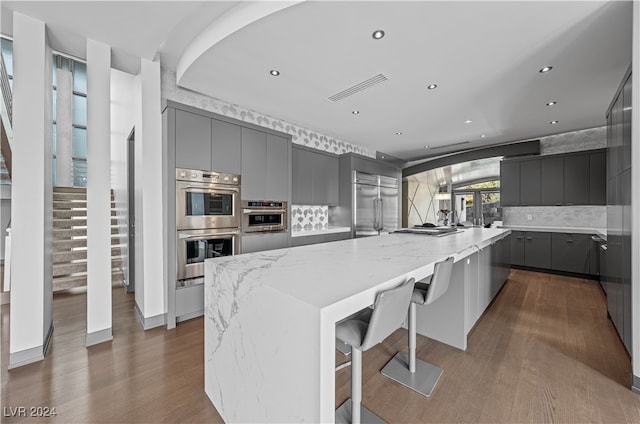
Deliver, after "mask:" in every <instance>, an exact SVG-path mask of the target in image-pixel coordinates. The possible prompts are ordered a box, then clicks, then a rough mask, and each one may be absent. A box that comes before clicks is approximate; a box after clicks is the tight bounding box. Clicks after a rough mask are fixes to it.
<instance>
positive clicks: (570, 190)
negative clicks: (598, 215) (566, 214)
mask: <svg viewBox="0 0 640 424" xmlns="http://www.w3.org/2000/svg"><path fill="white" fill-rule="evenodd" d="M589 178H590V177H589V154H579V155H568V156H565V158H564V204H565V205H569V206H570V205H588V204H589Z"/></svg>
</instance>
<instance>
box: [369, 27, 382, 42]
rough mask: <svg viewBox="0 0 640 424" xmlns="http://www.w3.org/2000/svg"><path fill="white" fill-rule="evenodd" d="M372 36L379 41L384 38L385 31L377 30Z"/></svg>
mask: <svg viewBox="0 0 640 424" xmlns="http://www.w3.org/2000/svg"><path fill="white" fill-rule="evenodd" d="M371 36H372V37H373V39H374V40H379V39H381V38H382V37H384V31H383V30H381V29H378V30H375V31H373V34H371Z"/></svg>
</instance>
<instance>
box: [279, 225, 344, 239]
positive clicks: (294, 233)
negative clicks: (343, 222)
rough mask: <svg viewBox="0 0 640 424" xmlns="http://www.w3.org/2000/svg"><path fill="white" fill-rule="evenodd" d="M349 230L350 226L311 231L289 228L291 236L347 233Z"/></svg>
mask: <svg viewBox="0 0 640 424" xmlns="http://www.w3.org/2000/svg"><path fill="white" fill-rule="evenodd" d="M350 231H351V227H329V228H325V229H322V230H313V231H293V230H291V237H306V236H317V235H322V234H335V233H347V232H350Z"/></svg>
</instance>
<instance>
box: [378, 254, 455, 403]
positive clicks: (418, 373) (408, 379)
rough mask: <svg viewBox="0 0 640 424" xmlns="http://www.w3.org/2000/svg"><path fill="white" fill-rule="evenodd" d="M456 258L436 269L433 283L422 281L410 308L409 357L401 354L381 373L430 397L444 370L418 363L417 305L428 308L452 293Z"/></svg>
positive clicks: (436, 266)
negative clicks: (449, 290)
mask: <svg viewBox="0 0 640 424" xmlns="http://www.w3.org/2000/svg"><path fill="white" fill-rule="evenodd" d="M452 272H453V257H450V258H447V259H446V260H444V261H442V262H438V263H437V264H436V265H435V269H434V271H433V275H432V276H431V278H430V281H419V282H418V283H416V286H415V288H414V290H413V296H412V297H411V304H410V305H409V354H408V355H407V354H406V353H404V352H398V353H397V354H396V355H395V356H394V357H393V358H391V360H390V361H389V362H388V363H387V365H385V366H384V368H383V369H382V371H380V372H381V373H382V374H383V375H384V376H386V377H389V378H391V379H392V380H395V381H397V382H398V383H400V384H402V385H404V386H407V387H408V388H410V389H412V390H415V391H416V392H418V393H420V394H422V395H424V396H426V397H429V396H431V393H432V392H433V389H434V388H435V387H436V384H437V383H438V380H439V379H440V376H441V375H442V368H440V367H438V366H436V365H433V364H430V363H428V362H425V361H421V360H416V305H429V304H431V303H433V302H435V301H436V300H438V298H440V296H442V295H443V294H445V293H446V292H447V290H448V289H449V283H450V282H451V274H452Z"/></svg>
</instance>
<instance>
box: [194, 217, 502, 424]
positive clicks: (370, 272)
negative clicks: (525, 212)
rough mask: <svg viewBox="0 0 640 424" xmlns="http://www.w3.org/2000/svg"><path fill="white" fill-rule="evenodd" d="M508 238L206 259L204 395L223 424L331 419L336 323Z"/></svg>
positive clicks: (345, 245) (489, 234)
mask: <svg viewBox="0 0 640 424" xmlns="http://www.w3.org/2000/svg"><path fill="white" fill-rule="evenodd" d="M510 232H511V230H509V229H497V228H490V229H484V228H468V229H465V230H464V231H459V232H456V233H453V234H451V235H447V236H444V237H433V236H427V235H422V234H386V235H381V236H377V237H366V238H358V239H348V240H342V241H337V242H333V243H320V244H314V245H307V246H300V247H293V248H286V249H279V250H270V251H265V252H256V253H249V254H244V255H237V256H228V257H222V258H216V259H207V260H206V261H205V287H204V289H205V323H204V326H205V378H204V380H205V392H206V393H207V395H208V396H209V398H210V399H211V401H212V402H213V404H214V405H215V406H216V408H217V410H218V412H219V413H220V415H221V416H222V418H223V420H224V421H225V422H278V423H280V422H302V421H305V422H333V419H334V408H335V323H336V322H337V321H339V320H340V319H342V318H345V317H346V316H349V315H351V314H352V313H354V312H356V311H358V310H361V309H363V308H366V307H367V306H369V305H371V304H373V302H374V300H375V296H376V294H377V293H378V292H379V291H380V290H384V289H387V288H391V287H394V286H396V285H398V284H400V283H402V282H404V281H405V280H406V279H408V278H410V277H413V278H415V279H416V280H421V279H423V278H425V277H427V276H428V275H431V274H432V273H433V268H434V265H435V263H436V262H438V261H441V260H444V259H446V258H447V257H449V256H453V257H454V260H455V261H460V260H463V259H465V258H467V257H468V256H470V255H472V254H474V253H476V252H478V251H479V250H480V249H483V248H485V247H487V246H489V245H490V244H492V243H493V242H495V241H497V240H499V239H502V238H504V237H505V236H506V235H508V234H509V233H510ZM459 284H460V285H461V287H462V285H464V283H463V282H459ZM463 297H464V296H463ZM458 300H459V303H460V304H461V305H462V304H463V303H464V302H466V300H465V299H458ZM461 319H462V318H461Z"/></svg>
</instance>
